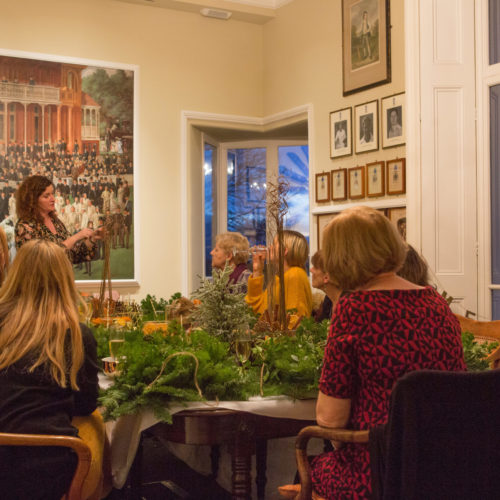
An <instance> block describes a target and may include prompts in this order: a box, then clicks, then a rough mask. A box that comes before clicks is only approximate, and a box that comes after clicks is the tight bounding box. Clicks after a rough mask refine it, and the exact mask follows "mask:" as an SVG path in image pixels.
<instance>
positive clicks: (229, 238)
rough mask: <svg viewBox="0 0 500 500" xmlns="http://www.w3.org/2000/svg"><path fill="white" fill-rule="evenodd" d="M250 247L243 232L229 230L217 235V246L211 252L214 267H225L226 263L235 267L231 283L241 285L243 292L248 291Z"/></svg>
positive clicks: (230, 276) (231, 275)
mask: <svg viewBox="0 0 500 500" xmlns="http://www.w3.org/2000/svg"><path fill="white" fill-rule="evenodd" d="M249 248H250V245H249V243H248V240H247V239H246V238H245V237H244V236H243V235H242V234H241V233H237V232H227V233H221V234H218V235H217V236H216V237H215V247H214V248H213V249H212V251H211V252H210V255H211V256H212V267H213V268H214V269H224V268H225V267H226V265H229V266H231V267H232V268H233V270H232V272H231V274H230V275H229V283H232V284H236V285H239V286H240V290H241V293H246V292H247V281H248V277H249V276H250V271H249V270H248V268H247V261H248V256H249Z"/></svg>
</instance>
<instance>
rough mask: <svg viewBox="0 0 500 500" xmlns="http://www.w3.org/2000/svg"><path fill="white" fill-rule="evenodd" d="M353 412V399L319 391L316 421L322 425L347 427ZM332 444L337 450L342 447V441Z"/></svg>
mask: <svg viewBox="0 0 500 500" xmlns="http://www.w3.org/2000/svg"><path fill="white" fill-rule="evenodd" d="M350 414H351V400H350V399H340V398H334V397H332V396H327V395H326V394H324V393H322V392H321V391H319V393H318V401H317V402H316V422H318V425H320V426H321V427H330V428H332V429H342V428H345V426H346V425H347V422H348V421H349V415H350ZM332 445H333V446H334V448H335V449H336V450H338V449H339V448H341V447H342V445H343V443H342V442H340V441H333V440H332Z"/></svg>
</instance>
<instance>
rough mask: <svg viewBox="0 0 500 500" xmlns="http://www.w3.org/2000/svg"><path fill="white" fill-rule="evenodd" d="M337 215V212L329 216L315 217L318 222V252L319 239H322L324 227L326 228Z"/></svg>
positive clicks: (320, 215) (319, 246)
mask: <svg viewBox="0 0 500 500" xmlns="http://www.w3.org/2000/svg"><path fill="white" fill-rule="evenodd" d="M338 214H339V212H337V213H331V214H319V215H317V216H316V218H317V221H318V250H319V249H320V248H321V238H322V237H323V231H324V230H325V227H326V226H328V223H329V222H330V221H331V220H333V219H334V218H335V217H337V215H338Z"/></svg>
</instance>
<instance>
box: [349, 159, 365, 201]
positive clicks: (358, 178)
mask: <svg viewBox="0 0 500 500" xmlns="http://www.w3.org/2000/svg"><path fill="white" fill-rule="evenodd" d="M348 180H349V182H348V185H349V198H350V199H351V200H359V199H360V198H364V197H365V168H364V167H354V168H350V169H349V175H348Z"/></svg>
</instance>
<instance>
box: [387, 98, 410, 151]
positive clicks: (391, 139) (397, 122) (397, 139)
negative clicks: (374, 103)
mask: <svg viewBox="0 0 500 500" xmlns="http://www.w3.org/2000/svg"><path fill="white" fill-rule="evenodd" d="M381 113H382V148H392V147H394V146H401V145H402V144H405V142H406V134H405V126H404V118H405V114H406V111H405V93H404V92H403V93H401V94H395V95H391V96H389V97H384V98H383V99H382V111H381Z"/></svg>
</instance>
